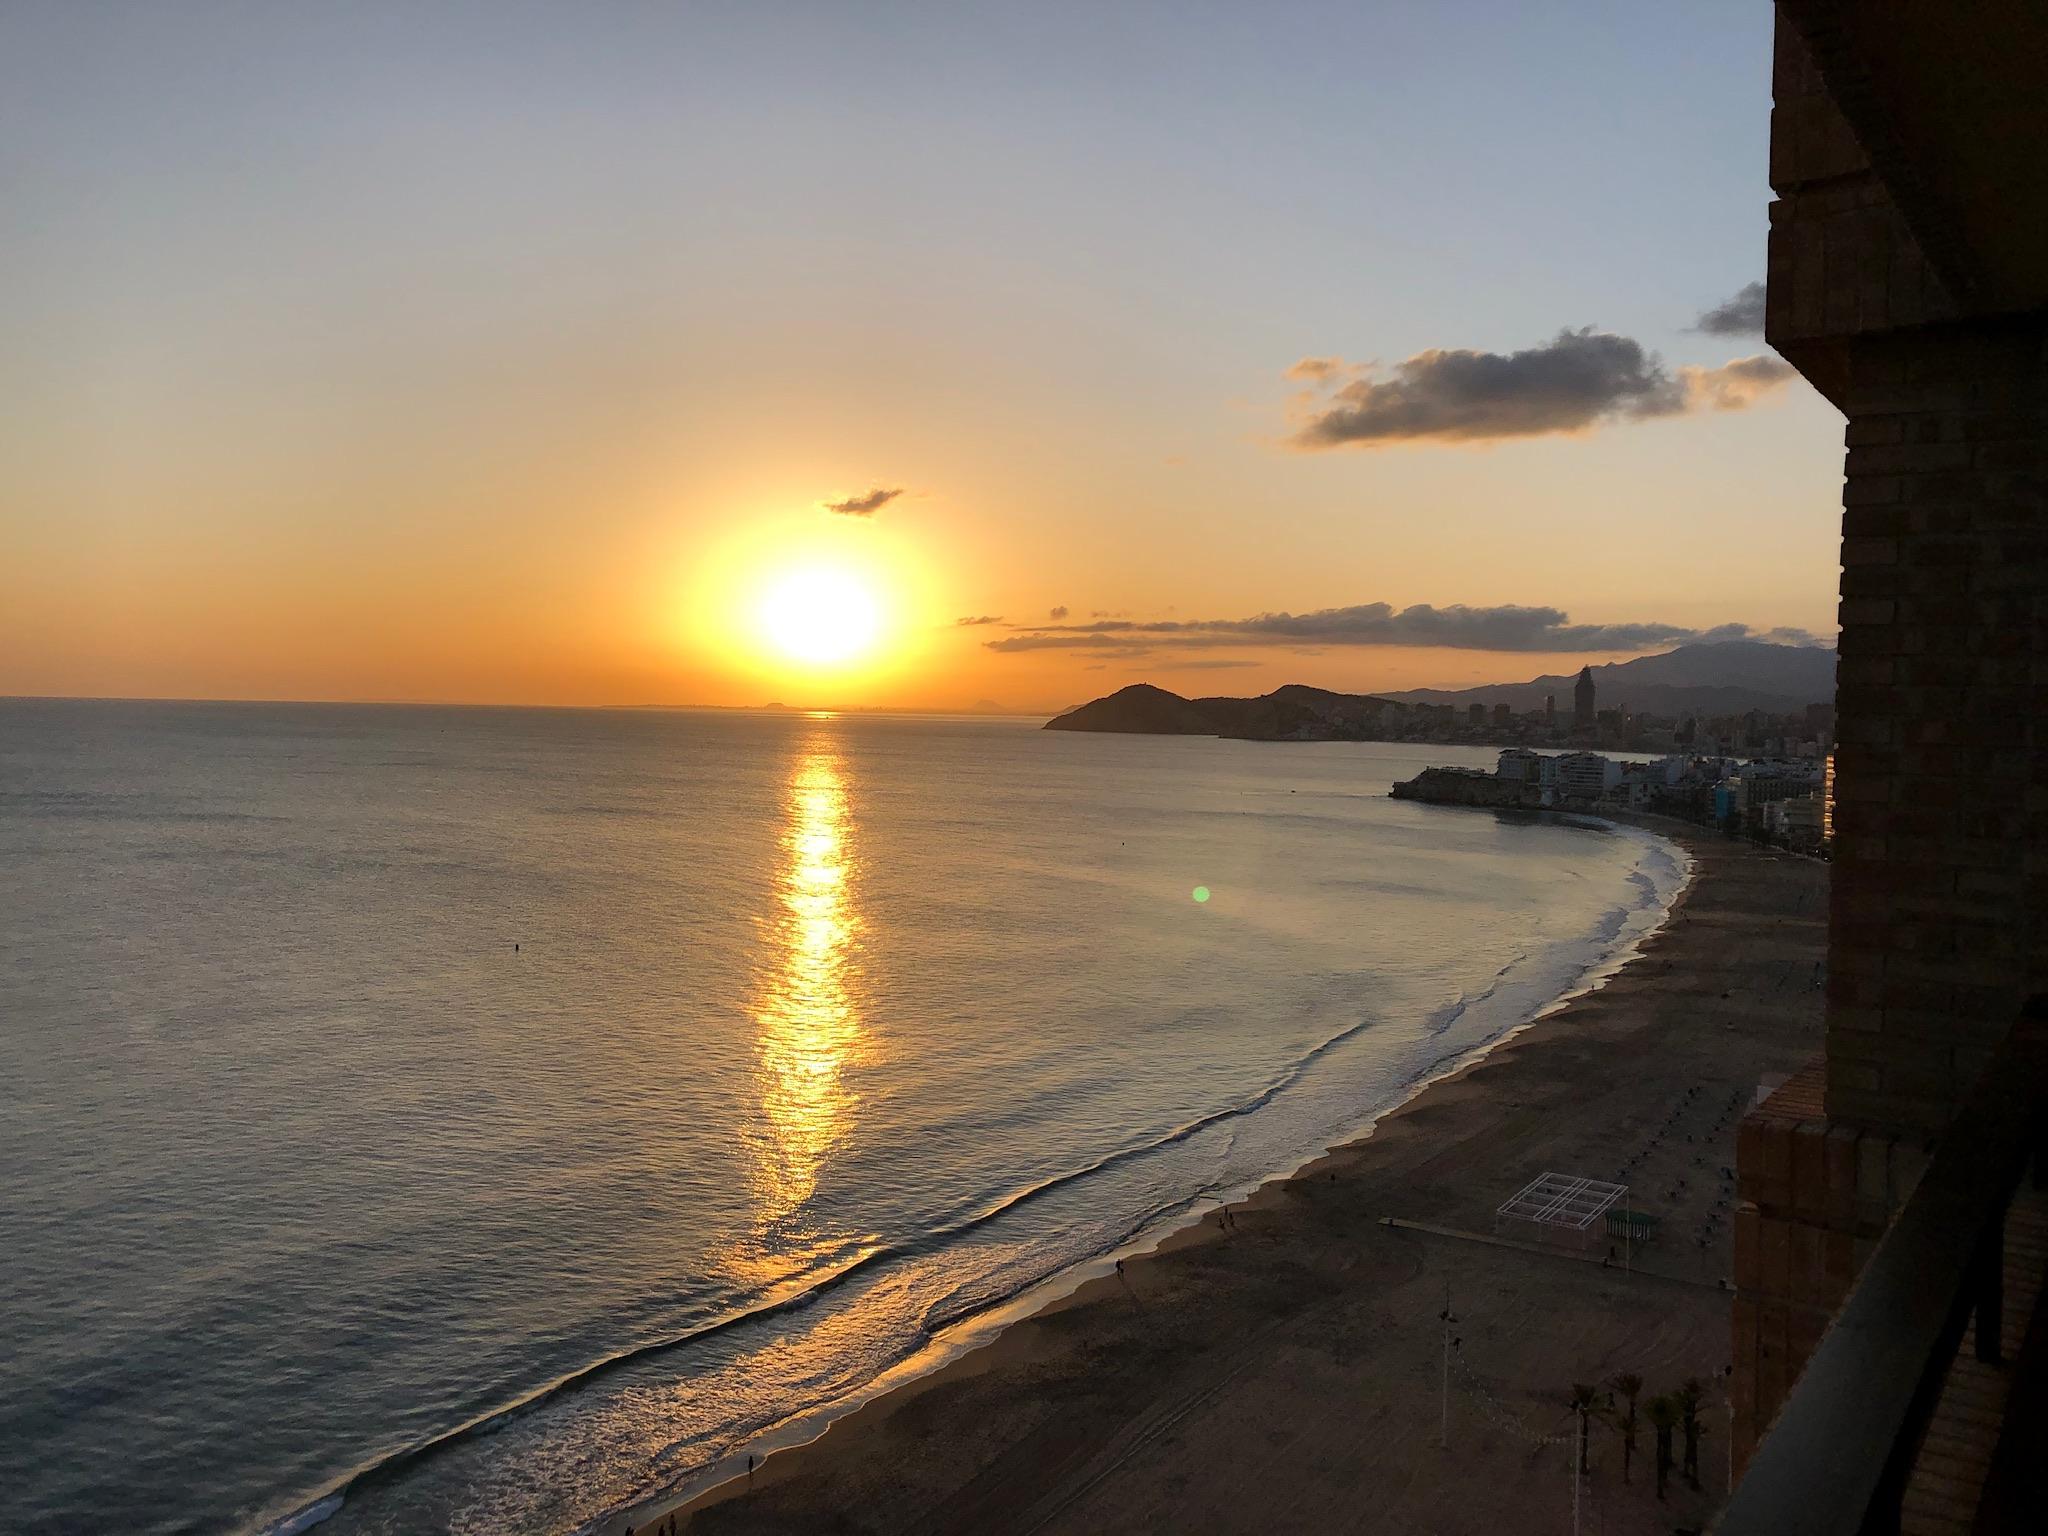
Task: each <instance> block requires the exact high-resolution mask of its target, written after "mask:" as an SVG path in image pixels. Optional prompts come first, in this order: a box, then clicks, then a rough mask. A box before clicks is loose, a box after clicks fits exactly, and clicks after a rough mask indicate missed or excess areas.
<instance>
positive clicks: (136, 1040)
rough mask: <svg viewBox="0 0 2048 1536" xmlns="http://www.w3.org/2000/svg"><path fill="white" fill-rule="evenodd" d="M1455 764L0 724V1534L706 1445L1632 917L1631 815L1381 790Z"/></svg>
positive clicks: (1061, 743)
mask: <svg viewBox="0 0 2048 1536" xmlns="http://www.w3.org/2000/svg"><path fill="white" fill-rule="evenodd" d="M1484 756H1485V755H1484V754H1476V753H1463V754H1461V753H1460V752H1458V751H1457V750H1456V749H1445V748H1429V749H1420V748H1404V747H1394V746H1372V745H1352V744H1331V745H1285V746H1273V745H1256V744H1249V743H1235V742H1223V741H1213V740H1207V739H1178V738H1156V737H1118V736H1090V735H1070V734H1064V733H1057V732H1041V731H1037V730H1033V729H1030V728H1029V726H1028V725H1027V724H1022V723H1017V722H1009V721H998V720H945V719H883V718H854V717H839V718H828V717H809V716H796V715H747V714H717V713H698V712H678V713H627V712H582V711H575V712H570V711H565V712H547V711H497V710H441V709H398V708H391V709H384V708H352V707H351V708H343V707H280V706H231V705H190V704H187V705H140V704H75V703H45V702H13V703H0V1168H4V1175H5V1176H4V1180H0V1254H4V1255H5V1260H4V1263H0V1508H4V1509H5V1511H6V1518H5V1520H4V1522H0V1523H4V1524H5V1526H6V1527H7V1528H8V1529H9V1530H19V1531H32V1532H36V1531H72V1530H77V1529H79V1528H80V1527H81V1526H82V1525H83V1524H84V1523H86V1522H87V1521H88V1520H89V1519H105V1520H111V1521H118V1522H120V1523H121V1524H122V1525H123V1527H124V1528H127V1529H132V1530H136V1531H152V1532H154V1531H164V1532H168V1531H238V1530H260V1529H264V1528H266V1527H270V1528H277V1527H282V1528H286V1529H291V1528H296V1527H298V1526H302V1525H304V1524H307V1523H310V1522H312V1521H313V1520H315V1519H316V1518H324V1520H325V1522H326V1523H325V1524H323V1525H322V1527H321V1530H322V1533H323V1536H340V1533H353V1532H384V1531H416V1530H452V1531H462V1532H486V1531H488V1532H493V1533H502V1532H505V1531H513V1530H517V1531H550V1530H559V1531H568V1530H573V1529H576V1528H578V1527H581V1526H584V1525H586V1524H588V1523H590V1522H593V1521H595V1520H599V1519H602V1518H604V1517H605V1516H606V1515H608V1514H610V1513H613V1512H616V1511H617V1510H619V1509H620V1508H622V1507H625V1506H627V1505H629V1504H631V1503H632V1502H633V1501H635V1500H636V1499H639V1498H643V1497H645V1496H647V1495H649V1494H651V1493H654V1492H657V1491H659V1490H662V1489H669V1488H678V1487H682V1486H685V1485H687V1484H689V1483H690V1482H691V1481H692V1480H695V1479H701V1478H703V1477H704V1476H705V1475H706V1474H707V1471H708V1470H709V1469H713V1468H715V1467H717V1466H718V1465H720V1464H721V1463H722V1462H724V1463H728V1464H729V1462H730V1460H731V1458H734V1457H737V1456H743V1455H744V1453H745V1451H746V1448H747V1447H748V1446H750V1445H753V1446H759V1445H760V1444H762V1443H763V1440H762V1438H761V1437H763V1436H764V1435H771V1434H772V1433H773V1432H774V1431H775V1430H776V1428H777V1426H784V1427H785V1428H786V1427H787V1426H788V1424H789V1423H790V1421H791V1420H792V1419H794V1418H799V1417H801V1416H802V1415H805V1414H807V1413H812V1412H815V1411H817V1410H818V1409H820V1408H821V1406H823V1405H828V1404H831V1403H833V1402H835V1401H839V1400H843V1399H844V1398H845V1397H846V1396H847V1395H848V1394H850V1393H853V1392H856V1391H858V1390H859V1389H860V1388H861V1387H862V1386H863V1384H865V1383H867V1382H870V1381H871V1380H872V1379H873V1378H875V1377H876V1376H877V1375H878V1374H880V1373H882V1372H883V1371H885V1370H887V1369H889V1368H890V1367H892V1366H894V1365H897V1364H898V1363H899V1362H901V1361H903V1360H905V1359H906V1358H908V1357H910V1356H912V1355H913V1354H915V1353H916V1352H918V1351H919V1350H924V1349H929V1348H930V1347H932V1344H933V1341H934V1339H937V1340H939V1341H941V1342H942V1343H943V1342H944V1341H945V1340H947V1339H949V1338H953V1337H957V1335H958V1333H959V1327H958V1326H957V1325H961V1324H963V1322H967V1321H968V1320H974V1319H985V1318H986V1317H987V1315H988V1309H989V1308H991V1307H992V1306H997V1305H999V1304H1001V1303H1003V1302H1004V1301H1006V1300H1008V1299H1010V1298H1013V1297H1015V1296H1016V1295H1017V1294H1018V1293H1019V1292H1020V1291H1023V1290H1024V1289H1026V1288H1027V1287H1030V1286H1032V1285H1033V1284H1035V1283H1038V1282H1040V1281H1043V1280H1044V1279H1046V1277H1048V1276H1051V1275H1054V1274H1056V1273H1058V1272H1060V1271H1062V1270H1063V1269H1069V1268H1071V1267H1072V1266H1073V1265H1075V1264H1076V1263H1078V1262H1080V1261H1083V1260H1086V1259H1088V1258H1090V1257H1091V1256H1099V1255H1101V1254H1103V1253H1106V1252H1108V1251H1110V1250H1112V1249H1114V1248H1116V1247H1118V1246H1119V1245H1121V1244H1124V1243H1126V1242H1128V1241H1130V1240H1131V1239H1132V1238H1133V1237H1134V1236H1136V1235H1138V1234H1140V1233H1142V1232H1144V1231H1146V1230H1147V1229H1149V1228H1154V1227H1157V1226H1159V1225H1160V1224H1161V1223H1163V1222H1167V1221H1170V1220H1171V1219H1173V1218H1174V1217H1175V1216H1176V1215H1184V1214H1185V1213H1186V1212H1188V1211H1189V1210H1190V1209H1191V1208H1194V1207H1196V1206H1197V1205H1198V1204H1199V1202H1201V1201H1203V1200H1204V1199H1207V1198H1211V1197H1213V1196H1214V1195H1216V1194H1217V1193H1219V1192H1223V1191H1227V1190H1231V1189H1234V1188H1238V1187H1242V1186H1244V1185H1245V1184H1247V1183H1250V1182H1253V1181H1255V1180H1257V1179H1259V1178H1260V1177H1262V1176H1265V1175H1269V1174H1271V1173H1273V1172H1275V1171H1279V1170H1283V1169H1286V1168H1288V1167H1291V1166H1294V1165H1295V1164H1297V1163H1298V1162H1300V1161H1301V1160H1302V1159H1304V1158H1305V1157H1306V1156H1308V1155H1310V1154H1312V1153H1314V1152H1315V1151H1317V1150H1319V1149H1320V1148H1321V1147H1323V1146H1324V1145H1326V1144H1328V1143H1329V1142H1330V1141H1331V1140H1332V1139H1334V1138H1338V1137H1341V1136H1342V1135H1344V1134H1345V1133H1346V1132H1348V1131H1351V1130H1353V1129H1355V1128H1357V1127H1358V1126H1360V1125H1361V1124H1362V1123H1364V1122H1365V1121H1366V1120H1368V1119H1369V1118H1370V1116H1371V1115H1373V1114H1374V1113H1375V1112H1377V1111H1379V1110H1382V1109H1384V1108H1385V1107H1387V1106H1389V1105H1391V1104H1393V1103H1395V1102H1397V1101H1398V1100H1399V1099H1400V1097H1402V1095H1403V1093H1404V1091H1406V1090H1407V1089H1408V1088H1409V1086H1410V1085H1412V1084H1413V1083H1415V1082H1416V1081H1417V1080H1418V1079H1420V1078H1422V1077H1424V1076H1426V1075H1427V1074H1428V1073H1430V1072H1431V1071H1432V1070H1433V1069H1436V1068H1439V1067H1441V1066H1442V1065H1443V1064H1445V1063H1446V1062H1448V1061H1451V1060H1454V1059H1455V1058H1457V1057H1458V1056H1459V1055H1461V1054H1463V1053H1467V1052H1469V1051H1471V1050H1473V1049H1474V1048H1476V1047H1478V1046H1480V1045H1482V1044H1484V1043H1486V1042H1487V1041H1489V1040H1491V1039H1494V1038H1497V1037H1498V1036H1499V1035H1500V1034H1501V1033H1502V1032H1503V1031H1504V1030H1507V1029H1509V1028H1512V1027H1513V1026H1514V1025H1515V1024H1517V1023H1519V1022H1521V1021H1522V1020H1524V1019H1526V1018H1527V1017H1529V1016H1530V1015H1531V1014H1532V1013H1534V1012H1535V1011H1537V1010H1538V1009H1540V1008H1541V1007H1542V1006H1543V1005H1545V1004H1546V1003H1548V1002H1550V1001H1551V1000H1553V999H1555V998H1556V997H1557V996H1559V995H1560V994H1562V993H1564V992H1566V991H1568V990H1570V989H1571V988H1573V987H1574V986H1576V985H1579V984H1582V983H1583V981H1584V980H1585V979H1586V977H1587V976H1588V975H1589V974H1591V973H1592V972H1593V971H1594V970H1596V969H1597V968H1598V967H1599V966H1601V965H1602V964H1603V963H1607V962H1609V961H1611V959H1612V957H1613V956H1614V955H1615V954H1616V953H1617V952H1618V951H1619V949H1620V948H1622V947H1624V946H1625V945H1626V944H1627V943H1628V942H1630V941H1631V940H1632V939H1633V938H1634V937H1635V936H1637V935H1638V934H1640V933H1641V932H1642V931H1644V929H1645V928H1646V927H1648V926H1649V925H1651V924H1652V923H1653V922H1654V921H1655V920H1656V918H1657V916H1658V915H1659V913H1660V912H1661V910H1662V908H1663V906H1664V905H1665V903H1666V902H1667V901H1668V899H1669V897H1670V896H1671V895H1672V894H1673V892H1674V891H1675V890H1676V888H1677V886H1678V885H1679V884H1680V883H1681V881H1682V878H1683V876H1682V871H1681V869H1680V868H1679V865H1678V863H1677V861H1676V857H1675V855H1674V854H1673V853H1672V852H1671V851H1670V850H1669V849H1668V848H1667V846H1666V845H1663V844H1661V843H1659V842H1657V841H1656V840H1654V839H1650V838H1646V837H1644V836H1642V835H1640V834H1636V833H1633V832H1618V831H1615V832H1605V833H1602V832H1597V831H1590V830H1585V829H1580V828H1572V827H1563V826H1556V825H1533V824H1525V823H1516V822H1512V821H1508V820H1501V819H1496V818H1494V817H1492V816H1488V815H1482V814H1477V813H1471V812H1458V811H1445V810H1438V809H1432V808H1427V807H1421V806H1416V805H1412V804H1407V803H1403V802H1397V801H1391V800H1389V799H1387V798H1386V790H1387V787H1388V785H1389V784H1390V783H1391V782H1392V781H1393V780H1394V779H1396V778H1400V777H1406V776H1408V775H1409V774H1411V773H1412V772H1413V771H1414V770H1415V768H1416V767H1417V766H1418V765H1419V764H1420V763H1422V762H1423V761H1425V760H1430V761H1444V760H1460V759H1462V760H1466V761H1480V760H1483V758H1484ZM1198 885H1199V886H1203V887H1205V888H1206V889H1207V890H1208V892H1209V893H1210V898H1209V899H1208V900H1207V901H1206V902H1197V901H1196V900H1194V899H1193V892H1194V890H1195V887H1197V886H1198Z"/></svg>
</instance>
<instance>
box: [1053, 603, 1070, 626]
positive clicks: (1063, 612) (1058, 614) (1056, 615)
mask: <svg viewBox="0 0 2048 1536" xmlns="http://www.w3.org/2000/svg"><path fill="white" fill-rule="evenodd" d="M1066 616H1067V605H1066V604H1065V603H1061V604H1060V605H1059V607H1057V608H1055V609H1053V611H1052V617H1053V621H1054V622H1055V623H1057V622H1058V621H1059V620H1061V619H1064V618H1065V617H1066Z"/></svg>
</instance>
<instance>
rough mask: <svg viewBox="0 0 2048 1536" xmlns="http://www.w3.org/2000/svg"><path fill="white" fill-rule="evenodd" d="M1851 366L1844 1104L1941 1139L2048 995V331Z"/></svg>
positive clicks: (1838, 1101) (1877, 357)
mask: <svg viewBox="0 0 2048 1536" xmlns="http://www.w3.org/2000/svg"><path fill="white" fill-rule="evenodd" d="M1840 356H1841V358H1842V362H1843V374H1842V387H1841V391H1840V393H1839V395H1838V397H1837V403H1838V404H1841V405H1842V406H1843V408H1844V410H1845V411H1846V413H1847V415H1848V417H1849V421H1848V426H1847V429H1846V434H1845V435H1846V441H1847V444H1848V457H1847V461H1846V464H1845V471H1846V479H1845V482H1844V487H1843V496H1842V501H1843V514H1842V594H1841V596H1842V600H1841V609H1840V614H1841V621H1842V639H1841V653H1840V654H1841V659H1840V663H1839V666H1838V681H1837V689H1838V691H1837V696H1836V730H1837V735H1838V738H1839V746H1838V749H1837V757H1836V763H1835V772H1836V778H1835V870H1834V880H1833V893H1832V906H1831V910H1830V916H1829V936H1828V971H1829V980H1828V1026H1827V1027H1828V1033H1827V1105H1828V1110H1829V1113H1830V1114H1831V1115H1832V1116H1833V1117H1834V1118H1835V1119H1837V1120H1845V1121H1850V1122H1853V1123H1856V1124H1859V1125H1867V1126H1882V1127H1889V1128H1893V1129H1903V1128H1912V1129H1925V1130H1934V1129H1939V1128H1940V1127H1941V1126H1942V1125H1943V1124H1945V1123H1946V1121H1947V1119H1948V1116H1949V1114H1950V1113H1951V1111H1952V1109H1953V1107H1954V1105H1955V1104H1956V1102H1957V1101H1958V1100H1959V1099H1960V1098H1961V1096H1962V1094H1963V1093H1964V1092H1965V1091H1966V1090H1967V1088H1968V1086H1969V1084H1970V1082H1971V1081H1972V1080H1973V1079H1974V1077H1975V1075H1976V1073H1977V1072H1978V1070H1979V1069H1980V1068H1981V1067H1982V1065H1983V1063H1984V1061H1985V1059H1986V1058H1987V1056H1988V1054H1989V1050H1990V1047H1991V1045H1992V1044H1993V1043H1995V1042H1996V1041H1997V1040H1998V1039H1999V1038H2001V1037H2002V1036H2003V1035H2004V1034H2005V1032H2006V1031H2007V1030H2008V1029H2009V1028H2010V1027H2011V1024H2012V1021H2013V1020H2014V1019H2015V1018H2016V1017H2017V1016H2018V1013H2019V1010H2020V1006H2021V1004H2022V1003H2023V1002H2024V1001H2025V999H2026V998H2027V997H2028V996H2029V995H2030V994H2031V993H2033V992H2037V991H2040V990H2042V989H2043V987H2044V986H2048V953H2044V947H2043V939H2044V935H2043V933H2042V931H2041V926H2040V916H2039V915H2040V912H2041V910H2042V907H2043V904H2044V902H2043V899H2044V896H2048V774H2044V773H2043V767H2042V765H2043V763H2044V755H2043V749H2048V328H2044V327H2043V326H2041V325H2040V324H2038V323H2028V324H2022V323H2018V322H2014V321H2002V322H1998V323H1996V324H1995V325H1994V324H1990V323H1977V324H1964V323H1951V324H1946V325H1940V326H1929V327H1924V328H1920V329H1918V330H1915V331H1910V332H1900V333H1892V334H1888V335H1884V336H1876V337H1864V338H1859V339H1857V340H1855V341H1853V342H1852V343H1850V344H1849V345H1848V346H1847V347H1846V348H1845V349H1844V350H1843V351H1842V353H1841V354H1840Z"/></svg>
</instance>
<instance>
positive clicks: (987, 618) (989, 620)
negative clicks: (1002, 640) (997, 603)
mask: <svg viewBox="0 0 2048 1536" xmlns="http://www.w3.org/2000/svg"><path fill="white" fill-rule="evenodd" d="M953 622H954V623H955V624H956V625H958V626H959V627H960V628H962V629H969V628H972V627H973V626H974V625H976V624H1000V623H1002V622H1003V616H1002V615H1001V614H1000V613H978V614H976V615H975V616H974V617H973V618H971V619H955V620H954V621H953Z"/></svg>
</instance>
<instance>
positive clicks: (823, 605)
mask: <svg viewBox="0 0 2048 1536" xmlns="http://www.w3.org/2000/svg"><path fill="white" fill-rule="evenodd" d="M760 624H761V632H762V634H763V636H764V637H765V638H766V639H767V641H768V643H769V644H770V645H771V646H773V647H774V648H775V649H776V650H777V651H778V652H780V653H781V654H782V655H784V656H786V657H788V658H789V659H790V660H792V661H802V662H809V663H811V664H812V665H814V666H835V665H839V664H841V663H844V662H850V661H858V660H860V659H861V658H862V657H863V656H865V655H867V653H868V652H869V651H871V650H872V649H873V648H874V645H875V641H876V639H877V637H878V636H879V635H880V633H881V627H882V611H881V604H880V603H878V602H877V601H876V599H875V594H874V592H873V591H872V590H871V589H870V588H869V587H868V586H867V585H866V584H865V583H863V582H862V581H861V580H860V579H859V578H858V577H855V576H852V575H849V574H848V573H847V572H845V571H839V570H829V569H827V570H804V571H794V572H791V573H790V574H789V575H786V576H783V577H781V578H779V579H777V580H776V581H775V582H774V583H773V584H772V585H771V586H770V587H769V588H768V590H767V592H766V593H765V594H764V596H763V597H762V600H761V607H760Z"/></svg>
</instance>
